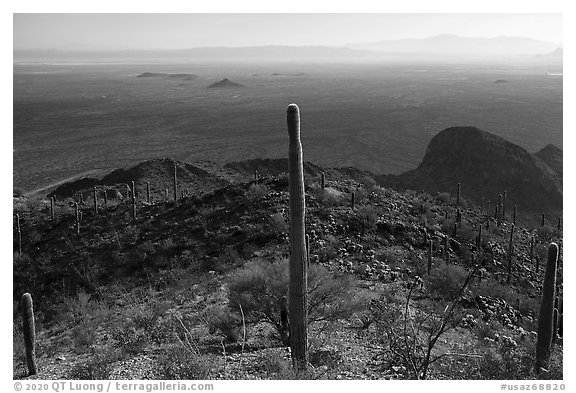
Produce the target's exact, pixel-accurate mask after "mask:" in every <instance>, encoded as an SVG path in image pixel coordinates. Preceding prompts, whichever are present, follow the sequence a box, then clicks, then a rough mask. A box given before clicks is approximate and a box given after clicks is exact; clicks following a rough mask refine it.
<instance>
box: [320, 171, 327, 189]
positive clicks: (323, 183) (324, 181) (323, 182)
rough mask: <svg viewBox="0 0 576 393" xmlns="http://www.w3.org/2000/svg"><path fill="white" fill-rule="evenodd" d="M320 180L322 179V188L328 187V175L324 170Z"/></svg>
mask: <svg viewBox="0 0 576 393" xmlns="http://www.w3.org/2000/svg"><path fill="white" fill-rule="evenodd" d="M320 180H321V182H320V183H321V186H322V189H325V188H326V175H324V172H322V177H321V179H320Z"/></svg>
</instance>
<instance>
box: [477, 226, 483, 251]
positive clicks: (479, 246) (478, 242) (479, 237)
mask: <svg viewBox="0 0 576 393" xmlns="http://www.w3.org/2000/svg"><path fill="white" fill-rule="evenodd" d="M476 248H478V249H479V250H480V249H481V248H482V224H480V225H478V237H476Z"/></svg>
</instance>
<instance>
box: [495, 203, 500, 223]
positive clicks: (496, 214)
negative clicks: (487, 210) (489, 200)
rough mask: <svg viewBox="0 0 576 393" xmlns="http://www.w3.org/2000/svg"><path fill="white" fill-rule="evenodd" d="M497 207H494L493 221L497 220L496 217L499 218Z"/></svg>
mask: <svg viewBox="0 0 576 393" xmlns="http://www.w3.org/2000/svg"><path fill="white" fill-rule="evenodd" d="M498 206H499V205H496V206H494V219H495V220H498V217H499V212H498Z"/></svg>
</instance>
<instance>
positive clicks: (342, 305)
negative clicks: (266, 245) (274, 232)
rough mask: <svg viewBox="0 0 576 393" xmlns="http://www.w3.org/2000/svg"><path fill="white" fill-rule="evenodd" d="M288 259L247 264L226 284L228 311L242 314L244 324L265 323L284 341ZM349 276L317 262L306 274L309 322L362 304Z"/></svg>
mask: <svg viewBox="0 0 576 393" xmlns="http://www.w3.org/2000/svg"><path fill="white" fill-rule="evenodd" d="M287 297H288V261H287V260H285V259H284V260H280V261H276V262H272V263H269V262H266V261H253V262H249V263H247V264H246V265H245V266H244V268H242V269H241V270H240V271H238V272H237V273H236V274H235V275H234V276H233V278H232V279H231V280H230V282H229V283H228V301H229V305H230V308H231V310H232V311H233V312H234V313H236V314H237V315H239V314H240V313H241V312H243V313H244V317H245V320H246V322H247V323H257V322H265V323H269V324H271V325H272V326H274V328H275V329H276V332H277V334H278V338H279V339H280V340H281V341H283V342H285V343H286V342H287V337H288V324H287V306H288V305H287ZM365 303H366V302H365V300H364V298H363V297H362V296H361V295H360V294H359V293H358V291H357V290H356V287H355V283H354V281H353V279H352V278H351V276H350V275H346V274H332V273H331V272H329V271H328V270H327V269H326V268H324V267H322V266H320V265H311V266H310V269H309V273H308V321H309V323H310V324H313V323H320V322H325V323H332V322H335V321H337V320H340V319H346V318H349V317H350V316H352V315H353V314H354V313H355V312H358V311H361V310H362V309H363V307H365ZM240 306H241V307H242V310H240Z"/></svg>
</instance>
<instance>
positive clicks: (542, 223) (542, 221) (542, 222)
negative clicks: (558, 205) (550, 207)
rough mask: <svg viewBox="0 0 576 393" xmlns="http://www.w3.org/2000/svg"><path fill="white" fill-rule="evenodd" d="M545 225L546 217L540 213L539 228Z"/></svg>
mask: <svg viewBox="0 0 576 393" xmlns="http://www.w3.org/2000/svg"><path fill="white" fill-rule="evenodd" d="M545 224H546V216H545V215H544V213H542V216H541V218H540V226H541V227H543V226H544V225H545Z"/></svg>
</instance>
